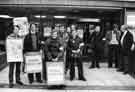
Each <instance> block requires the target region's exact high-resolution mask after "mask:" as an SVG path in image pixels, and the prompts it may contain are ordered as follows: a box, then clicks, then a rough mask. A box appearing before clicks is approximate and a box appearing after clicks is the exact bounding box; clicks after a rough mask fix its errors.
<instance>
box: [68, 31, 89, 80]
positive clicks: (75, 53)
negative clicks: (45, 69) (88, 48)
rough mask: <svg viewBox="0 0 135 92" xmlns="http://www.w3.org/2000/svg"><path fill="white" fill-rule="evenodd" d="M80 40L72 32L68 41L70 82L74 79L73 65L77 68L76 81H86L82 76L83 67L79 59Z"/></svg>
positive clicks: (75, 32)
mask: <svg viewBox="0 0 135 92" xmlns="http://www.w3.org/2000/svg"><path fill="white" fill-rule="evenodd" d="M82 43H83V42H82V40H81V39H80V38H79V37H78V34H77V31H76V30H72V37H71V38H70V39H69V41H68V49H69V53H70V54H69V55H70V57H71V62H70V80H71V81H72V80H73V79H74V78H75V64H76V65H77V68H78V77H79V78H78V79H79V80H83V81H86V79H85V78H84V75H83V65H82V61H81V60H80V59H81V58H80V57H81V44H82Z"/></svg>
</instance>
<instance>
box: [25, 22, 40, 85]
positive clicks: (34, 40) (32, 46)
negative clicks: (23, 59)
mask: <svg viewBox="0 0 135 92" xmlns="http://www.w3.org/2000/svg"><path fill="white" fill-rule="evenodd" d="M40 47H41V46H40V41H39V36H38V34H36V25H35V24H33V23H32V24H31V25H30V30H29V34H28V35H27V36H26V37H25V39H24V54H25V53H27V52H38V51H40ZM35 75H36V81H37V82H39V83H42V79H41V72H37V73H35ZM28 80H29V83H30V84H32V83H33V82H34V73H28Z"/></svg>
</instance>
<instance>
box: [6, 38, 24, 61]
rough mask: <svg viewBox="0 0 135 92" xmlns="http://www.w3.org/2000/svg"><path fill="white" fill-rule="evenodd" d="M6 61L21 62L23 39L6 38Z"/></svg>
mask: <svg viewBox="0 0 135 92" xmlns="http://www.w3.org/2000/svg"><path fill="white" fill-rule="evenodd" d="M6 51H7V62H23V39H21V38H18V39H14V38H7V40H6Z"/></svg>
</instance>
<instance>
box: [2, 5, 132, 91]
mask: <svg viewBox="0 0 135 92" xmlns="http://www.w3.org/2000/svg"><path fill="white" fill-rule="evenodd" d="M0 14H1V15H5V14H8V15H9V16H11V17H24V16H26V17H28V20H29V22H30V23H36V24H37V27H38V32H39V33H40V34H42V35H43V36H44V35H46V34H44V30H45V29H46V28H57V29H59V30H61V31H63V30H64V29H66V28H67V27H69V26H71V25H72V24H76V25H77V26H78V27H79V28H81V29H83V32H84V33H86V34H85V35H83V36H84V37H85V38H84V39H83V40H84V41H86V43H87V40H88V39H87V37H88V35H87V33H88V32H89V26H90V25H95V26H100V30H101V34H102V38H104V37H105V34H106V32H107V31H108V30H112V25H113V24H117V25H119V27H120V25H122V24H123V21H124V15H123V9H113V8H112V9H107V8H105V9H99V8H98V9H97V8H81V7H78V8H71V7H70V8H69V7H63V8H62V7H60V8H59V7H57V8H56V7H49V8H47V7H43V8H41V7H13V8H10V7H2V8H0ZM0 22H1V24H2V26H0V29H1V33H2V34H4V35H1V33H0V35H1V36H0V37H2V38H0V40H4V41H5V38H6V37H7V35H9V34H10V33H11V32H12V27H10V24H12V19H6V18H1V19H0ZM102 44H103V45H102V48H103V49H102V50H103V51H102V53H103V54H102V55H103V56H102V57H103V61H104V60H105V59H106V58H107V56H106V55H107V54H106V53H107V48H106V45H105V43H104V41H103V42H102ZM3 51H4V50H3ZM83 56H84V59H83V60H84V61H89V59H88V56H87V53H86V52H85V51H84V52H83ZM105 66H106V63H105V64H104V63H101V68H100V69H88V67H89V62H84V75H85V77H86V79H87V81H86V82H82V81H77V80H75V81H72V82H71V81H69V75H67V76H66V84H67V86H68V87H69V88H73V87H77V86H80V87H82V86H86V88H87V89H88V88H90V87H93V88H96V87H98V88H97V89H100V88H102V89H104V88H105V87H110V89H128V88H129V86H135V80H134V79H133V78H132V77H131V76H129V75H123V74H122V73H119V72H116V69H114V68H112V69H108V68H106V67H105ZM7 74H8V67H6V68H5V69H4V70H2V71H0V75H1V76H0V84H3V85H7V84H8V75H7ZM105 75H106V76H105ZM22 79H23V82H25V83H26V84H27V85H26V86H28V87H33V86H29V84H28V80H27V75H26V74H22ZM3 80H4V81H3ZM34 85H36V86H34V87H39V85H40V84H36V83H35V84H34ZM42 85H43V86H40V87H39V88H41V87H43V88H44V83H43V84H42ZM5 87H6V86H5ZM26 88H27V87H26Z"/></svg>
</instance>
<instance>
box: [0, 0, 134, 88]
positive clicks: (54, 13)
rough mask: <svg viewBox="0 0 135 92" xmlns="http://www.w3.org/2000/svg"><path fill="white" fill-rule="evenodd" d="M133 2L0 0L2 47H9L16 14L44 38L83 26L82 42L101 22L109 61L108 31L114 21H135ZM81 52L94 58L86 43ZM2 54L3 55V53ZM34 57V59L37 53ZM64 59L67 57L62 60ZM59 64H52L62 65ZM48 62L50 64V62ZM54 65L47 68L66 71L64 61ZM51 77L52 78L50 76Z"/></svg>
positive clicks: (100, 26) (115, 22)
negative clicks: (57, 32)
mask: <svg viewBox="0 0 135 92" xmlns="http://www.w3.org/2000/svg"><path fill="white" fill-rule="evenodd" d="M134 4H135V2H134V1H133V2H132V1H125V0H123V1H122V0H111V1H107V0H104V1H101V0H84V1H83V0H73V1H71V0H55V1H53V0H50V1H49V0H40V1H37V0H29V1H28V0H13V1H12V2H11V1H9V0H2V1H0V25H1V26H0V32H1V33H0V51H1V52H5V51H6V50H5V40H6V37H7V36H8V35H9V34H10V33H12V30H13V27H12V25H13V18H21V17H25V18H27V19H28V23H29V24H35V25H36V32H37V33H38V34H39V35H40V37H41V38H42V40H46V38H48V37H50V36H51V33H52V30H54V29H55V30H57V31H59V35H58V36H59V37H63V34H64V33H65V32H67V31H70V30H71V29H70V27H71V26H72V25H75V26H76V27H77V29H78V30H80V37H82V39H83V42H84V43H85V45H87V44H88V42H89V32H90V27H91V26H94V27H96V26H98V27H99V29H100V33H101V38H102V41H101V50H102V51H101V52H102V59H101V61H103V62H106V60H107V59H108V48H107V45H106V41H105V39H104V38H105V35H106V33H107V32H108V31H109V30H112V28H113V25H114V24H117V25H118V28H120V26H121V25H123V24H126V23H131V24H134V21H130V17H132V16H128V15H132V14H133V15H134V14H135V13H134V12H135V11H134ZM131 20H132V19H131ZM20 35H24V33H23V32H20ZM41 43H42V41H41ZM64 54H65V53H64ZM4 55H5V53H4ZM82 56H83V62H84V61H90V60H91V58H89V53H88V48H87V47H84V49H83V51H82ZM1 57H3V55H2V56H1ZM5 58H6V56H5ZM40 58H42V57H40ZM31 59H34V57H33V58H31ZM64 60H65V57H64V59H63V61H64ZM39 61H40V60H39ZM0 64H1V63H0ZM57 64H58V63H57ZM57 64H54V65H53V66H59V65H57ZM47 65H48V66H49V64H47ZM53 66H51V64H50V67H49V68H48V70H49V69H50V71H51V69H52V70H55V69H54V68H57V69H58V74H59V73H60V72H59V70H62V72H61V73H60V74H59V75H64V72H63V71H64V67H65V66H64V65H63V63H62V64H61V65H60V66H63V67H62V68H61V69H60V67H53ZM33 68H34V67H33ZM85 68H86V67H85ZM29 69H31V68H29ZM43 76H44V75H43ZM48 76H50V77H49V78H51V77H53V74H52V75H51V73H50V74H49V75H48ZM56 77H58V78H57V79H59V77H61V78H63V80H64V78H65V76H57V75H56ZM54 80H56V79H54ZM63 80H62V82H63ZM25 81H26V80H25ZM50 81H52V80H51V79H50ZM60 81H61V80H60ZM69 84H72V83H69ZM82 84H83V83H82ZM84 84H85V83H84ZM114 85H115V83H114ZM37 86H39V85H37Z"/></svg>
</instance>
